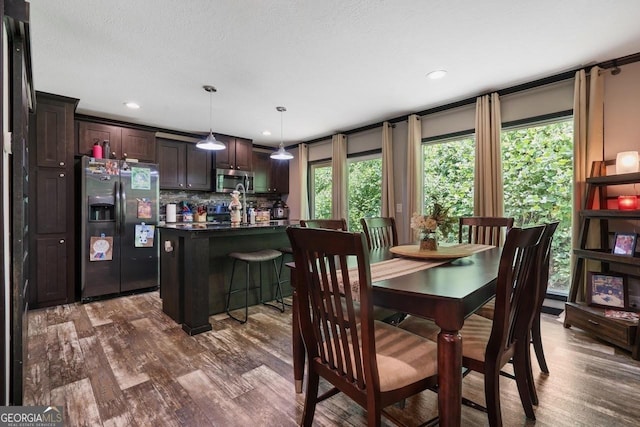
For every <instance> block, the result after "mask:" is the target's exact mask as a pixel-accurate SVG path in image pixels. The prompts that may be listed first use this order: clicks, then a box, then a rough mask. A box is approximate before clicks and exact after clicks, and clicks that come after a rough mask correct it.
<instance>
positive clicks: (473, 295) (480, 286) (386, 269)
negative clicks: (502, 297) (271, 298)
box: [288, 244, 502, 426]
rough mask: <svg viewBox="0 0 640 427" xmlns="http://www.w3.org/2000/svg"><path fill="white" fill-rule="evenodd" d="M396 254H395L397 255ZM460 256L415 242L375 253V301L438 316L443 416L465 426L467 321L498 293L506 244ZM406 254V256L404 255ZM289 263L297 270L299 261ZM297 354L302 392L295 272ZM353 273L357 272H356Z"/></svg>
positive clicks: (473, 247) (459, 248)
mask: <svg viewBox="0 0 640 427" xmlns="http://www.w3.org/2000/svg"><path fill="white" fill-rule="evenodd" d="M394 252H395V253H394ZM443 252H447V253H449V254H451V252H454V253H455V256H452V255H451V256H452V257H451V258H447V257H446V256H443V255H442V254H441V256H438V254H437V253H434V254H431V255H433V256H429V255H428V254H424V253H423V254H421V253H419V251H418V250H417V248H414V247H412V245H402V247H396V250H394V249H393V248H391V249H389V248H386V249H373V250H372V251H371V252H370V263H371V267H370V268H371V281H372V293H373V304H374V305H375V306H378V307H384V308H387V309H392V310H395V311H397V312H402V313H407V314H411V315H415V316H421V317H424V318H428V319H433V320H434V321H435V323H436V324H437V325H438V326H439V327H440V333H439V334H438V341H437V345H438V350H437V357H438V362H437V363H438V415H439V418H440V421H439V423H440V425H441V426H460V425H461V405H462V337H461V335H460V330H461V329H462V326H463V325H464V321H465V319H466V318H467V317H468V316H470V315H471V314H473V313H474V312H475V311H477V310H478V309H479V308H480V307H482V306H483V305H484V304H485V303H486V302H488V301H489V300H490V299H491V298H493V297H494V296H495V290H496V279H497V276H498V267H499V264H500V256H501V253H502V248H501V247H495V246H489V245H478V244H460V245H455V246H452V247H451V249H448V250H445V251H443ZM398 254H402V255H398ZM288 266H289V267H290V268H292V269H295V263H293V262H292V263H289V264H288ZM291 277H292V286H293V289H294V292H293V301H292V304H293V307H292V310H293V314H292V316H293V317H292V353H293V355H292V356H293V371H294V380H295V388H296V392H298V393H301V392H302V383H303V377H304V362H305V357H306V356H305V354H306V352H305V349H304V343H303V340H302V335H301V332H300V323H299V314H298V308H297V304H298V301H297V296H296V292H295V289H296V283H295V274H293V272H292V275H291ZM350 277H351V275H350Z"/></svg>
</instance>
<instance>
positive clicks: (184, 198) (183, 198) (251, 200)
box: [160, 190, 286, 221]
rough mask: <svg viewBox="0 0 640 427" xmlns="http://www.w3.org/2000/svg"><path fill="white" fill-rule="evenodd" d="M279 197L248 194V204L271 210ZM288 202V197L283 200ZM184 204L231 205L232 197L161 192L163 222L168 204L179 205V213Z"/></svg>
mask: <svg viewBox="0 0 640 427" xmlns="http://www.w3.org/2000/svg"><path fill="white" fill-rule="evenodd" d="M278 199H279V198H278V197H277V196H275V195H274V196H263V195H258V196H257V195H255V194H247V204H248V205H252V206H255V207H256V208H258V209H261V208H262V209H270V208H271V206H272V205H273V202H274V201H275V200H278ZM240 200H242V198H241V199H240ZM282 200H284V201H285V202H286V196H285V197H283V198H282ZM182 202H186V203H187V204H188V205H189V206H191V207H194V208H195V207H197V206H202V205H219V204H223V203H224V204H225V205H229V202H231V195H230V194H225V193H212V192H209V191H180V190H160V220H161V221H163V220H164V217H165V212H166V208H165V207H166V205H167V203H175V204H177V205H178V213H179V212H180V207H181V206H182Z"/></svg>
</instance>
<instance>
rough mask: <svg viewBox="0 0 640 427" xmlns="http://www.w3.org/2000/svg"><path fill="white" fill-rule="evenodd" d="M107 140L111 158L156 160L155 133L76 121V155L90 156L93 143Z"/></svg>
mask: <svg viewBox="0 0 640 427" xmlns="http://www.w3.org/2000/svg"><path fill="white" fill-rule="evenodd" d="M104 141H109V146H110V150H109V151H110V154H109V157H110V158H112V159H127V158H131V159H138V160H140V161H141V162H148V163H155V162H156V146H155V145H156V137H155V133H153V132H147V131H143V130H138V129H132V128H124V127H120V126H114V125H109V124H104V123H93V122H86V121H78V147H77V149H76V155H78V156H91V155H92V152H93V145H94V144H95V143H96V142H98V143H100V144H103V143H104Z"/></svg>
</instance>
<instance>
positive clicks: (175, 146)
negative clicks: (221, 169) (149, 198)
mask: <svg viewBox="0 0 640 427" xmlns="http://www.w3.org/2000/svg"><path fill="white" fill-rule="evenodd" d="M157 149H158V154H157V158H158V165H159V166H158V167H159V170H160V188H161V189H163V190H203V191H211V175H212V172H213V171H212V158H211V156H212V154H211V152H210V151H206V150H201V149H199V148H196V146H195V144H191V143H188V142H181V141H174V140H170V139H164V138H158V141H157Z"/></svg>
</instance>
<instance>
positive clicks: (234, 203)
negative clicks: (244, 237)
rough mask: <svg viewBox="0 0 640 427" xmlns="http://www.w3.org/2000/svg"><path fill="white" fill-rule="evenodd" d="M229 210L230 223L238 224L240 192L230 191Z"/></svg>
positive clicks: (240, 208) (240, 207)
mask: <svg viewBox="0 0 640 427" xmlns="http://www.w3.org/2000/svg"><path fill="white" fill-rule="evenodd" d="M229 211H230V212H231V225H239V224H240V223H241V222H242V203H240V192H239V191H237V190H236V191H232V192H231V203H229Z"/></svg>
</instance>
